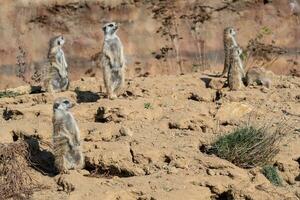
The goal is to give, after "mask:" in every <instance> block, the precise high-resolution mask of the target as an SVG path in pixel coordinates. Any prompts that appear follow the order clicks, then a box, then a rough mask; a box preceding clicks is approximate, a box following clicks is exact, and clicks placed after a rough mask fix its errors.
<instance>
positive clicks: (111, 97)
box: [109, 94, 118, 100]
mask: <svg viewBox="0 0 300 200" xmlns="http://www.w3.org/2000/svg"><path fill="white" fill-rule="evenodd" d="M116 98H118V97H117V95H116V94H111V95H109V99H110V100H114V99H116Z"/></svg>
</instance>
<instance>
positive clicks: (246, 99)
mask: <svg viewBox="0 0 300 200" xmlns="http://www.w3.org/2000/svg"><path fill="white" fill-rule="evenodd" d="M214 75H215V72H204V73H194V74H188V75H180V76H171V75H170V76H157V77H152V76H150V77H136V78H134V79H129V80H127V85H126V88H125V92H124V95H123V96H122V97H121V98H119V99H116V100H108V99H107V98H106V97H105V95H104V93H103V92H102V88H103V83H102V81H100V80H98V79H96V78H88V77H87V78H81V80H78V81H74V82H72V83H71V90H70V91H68V92H63V93H59V94H56V95H51V94H48V93H39V94H24V95H21V96H17V97H14V98H1V99H0V112H1V113H2V117H1V118H0V124H1V133H0V141H1V142H5V143H7V142H13V141H15V140H18V139H19V138H20V137H26V138H31V139H32V140H33V141H35V145H36V149H35V154H34V155H33V158H34V160H35V161H36V163H38V164H36V165H35V167H33V168H32V169H31V171H30V174H31V175H32V176H33V177H34V179H36V180H37V181H39V182H40V183H42V184H43V185H45V186H47V188H46V189H45V190H42V191H39V192H36V193H34V195H33V196H32V199H35V200H42V199H60V200H61V199H72V200H76V199H108V200H114V199H118V200H120V199H124V200H130V199H133V200H137V199H138V200H155V199H156V200H165V199H178V200H181V199H189V200H192V199H197V200H199V199H203V200H207V199H216V200H221V199H236V200H242V199H243V200H244V199H247V200H250V199H253V200H260V199H261V200H266V199H274V200H283V199H286V200H287V199H289V200H292V199H293V200H294V199H295V200H296V199H299V198H300V189H299V188H300V146H299V144H300V78H296V77H292V76H277V77H275V80H274V83H273V85H272V87H271V88H270V89H266V88H262V87H260V86H255V87H248V88H244V89H242V90H241V91H229V90H228V89H227V88H222V86H223V84H224V82H225V79H219V78H214ZM15 90H16V89H15ZM18 90H19V91H25V90H26V86H22V87H21V88H18ZM99 91H100V92H99ZM58 96H65V97H69V98H70V99H71V100H72V101H74V102H76V103H77V105H76V106H75V107H74V108H72V112H73V114H74V116H75V118H76V119H77V121H78V124H79V127H80V130H81V141H82V145H83V149H84V154H85V157H86V158H85V160H86V161H85V163H86V167H85V169H84V170H80V171H70V174H65V175H63V176H62V177H60V176H59V175H55V174H54V173H53V155H52V153H51V152H52V149H51V133H52V123H51V117H52V103H53V100H54V99H55V98H56V97H58ZM249 116H250V117H249ZM249 118H250V120H252V121H253V122H258V123H259V122H261V121H267V122H270V123H276V122H278V121H279V120H280V119H281V118H286V119H288V122H289V125H290V127H291V130H290V131H288V132H286V133H285V135H284V139H283V140H282V141H281V143H280V152H279V154H278V155H277V156H276V158H275V160H274V165H275V166H277V167H278V169H279V174H280V176H281V177H282V179H283V180H284V181H283V182H284V183H283V186H281V187H276V186H273V185H272V184H271V183H270V182H269V181H268V180H267V179H266V178H265V177H264V175H263V174H262V173H261V169H260V168H259V167H257V168H252V169H242V168H239V167H237V166H235V165H233V164H231V163H230V162H228V161H226V160H222V159H220V158H218V157H216V156H214V155H208V154H206V153H205V152H203V146H204V145H207V144H210V143H211V142H212V141H214V140H215V139H216V138H217V137H218V136H220V135H223V134H226V133H228V132H230V131H231V130H233V129H234V128H236V127H237V126H239V125H241V124H243V123H245V122H247V121H248V120H249Z"/></svg>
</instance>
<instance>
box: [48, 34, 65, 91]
mask: <svg viewBox="0 0 300 200" xmlns="http://www.w3.org/2000/svg"><path fill="white" fill-rule="evenodd" d="M64 43H65V39H64V37H63V36H61V35H60V36H57V37H54V38H52V39H51V40H50V42H49V51H48V61H49V69H48V74H47V77H46V79H45V87H46V91H48V92H60V91H65V90H67V89H68V87H69V78H68V64H67V61H66V58H65V54H64V51H63V49H62V47H63V45H64Z"/></svg>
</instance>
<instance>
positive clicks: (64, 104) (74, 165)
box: [52, 97, 84, 173]
mask: <svg viewBox="0 0 300 200" xmlns="http://www.w3.org/2000/svg"><path fill="white" fill-rule="evenodd" d="M72 107H73V104H72V103H71V102H70V101H69V100H68V99H67V98H63V97H59V98H57V99H56V100H55V101H54V104H53V118H52V123H53V135H52V139H53V147H54V156H55V166H56V168H57V169H58V171H59V172H61V173H66V172H67V171H68V170H69V169H82V168H83V167H84V157H83V154H82V150H81V146H80V131H79V128H78V126H77V123H76V121H75V119H74V117H73V115H72V113H71V112H69V109H70V108H72Z"/></svg>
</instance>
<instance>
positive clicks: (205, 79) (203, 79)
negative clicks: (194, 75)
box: [200, 77, 211, 88]
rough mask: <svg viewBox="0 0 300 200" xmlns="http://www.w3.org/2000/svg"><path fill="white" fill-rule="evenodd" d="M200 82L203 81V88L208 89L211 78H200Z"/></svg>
mask: <svg viewBox="0 0 300 200" xmlns="http://www.w3.org/2000/svg"><path fill="white" fill-rule="evenodd" d="M200 79H201V81H203V82H204V83H205V87H206V88H208V87H209V83H210V81H211V78H206V77H203V78H200Z"/></svg>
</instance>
